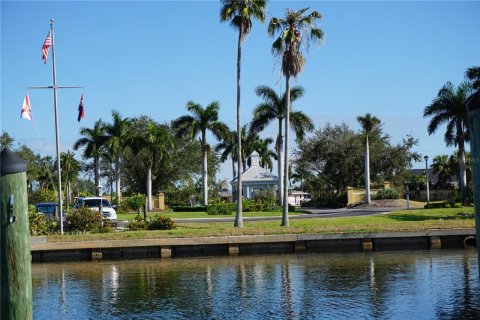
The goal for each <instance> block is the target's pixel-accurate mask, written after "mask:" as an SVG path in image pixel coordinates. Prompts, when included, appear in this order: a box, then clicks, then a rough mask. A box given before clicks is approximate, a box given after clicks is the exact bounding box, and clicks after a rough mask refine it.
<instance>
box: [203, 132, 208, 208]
mask: <svg viewBox="0 0 480 320" xmlns="http://www.w3.org/2000/svg"><path fill="white" fill-rule="evenodd" d="M206 139H207V137H206V132H205V131H203V132H202V153H203V164H202V183H203V186H202V187H203V205H204V206H206V205H207V204H208V174H207V171H208V162H207V146H206V142H205V141H206Z"/></svg>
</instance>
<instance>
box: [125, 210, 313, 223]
mask: <svg viewBox="0 0 480 320" xmlns="http://www.w3.org/2000/svg"><path fill="white" fill-rule="evenodd" d="M303 213H304V211H295V212H290V215H297V214H303ZM159 214H161V215H164V216H167V217H170V218H172V219H190V218H229V217H230V218H235V213H232V214H230V215H225V216H224V215H217V216H215V215H209V214H207V213H206V212H172V211H167V212H149V213H148V214H147V216H148V217H153V216H155V215H159ZM136 215H137V214H136V213H119V214H118V220H119V221H128V220H132V219H133V218H135V216H136ZM141 215H142V216H143V213H142V214H141ZM243 216H244V217H277V216H278V217H281V216H282V212H280V211H270V212H243Z"/></svg>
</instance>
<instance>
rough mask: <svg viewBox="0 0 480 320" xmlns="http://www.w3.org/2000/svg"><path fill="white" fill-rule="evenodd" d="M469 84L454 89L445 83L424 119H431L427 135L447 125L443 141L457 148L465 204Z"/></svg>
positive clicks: (424, 113)
mask: <svg viewBox="0 0 480 320" xmlns="http://www.w3.org/2000/svg"><path fill="white" fill-rule="evenodd" d="M471 92H472V87H471V84H470V83H467V82H465V83H462V84H461V85H459V86H458V87H457V88H454V86H453V84H452V83H451V82H447V83H446V84H445V85H444V86H443V87H442V88H441V89H440V90H439V91H438V94H437V97H436V98H435V99H434V100H433V101H432V103H431V104H430V105H428V106H426V107H425V109H424V111H423V116H424V117H431V119H430V123H429V124H428V134H429V135H431V134H434V133H435V131H436V130H437V129H438V127H439V126H440V125H442V124H447V130H446V131H445V135H444V140H445V143H446V145H447V146H452V145H453V146H455V147H456V146H458V151H459V156H458V158H459V159H458V160H459V161H458V163H459V167H460V191H461V193H462V201H463V202H465V196H466V194H465V187H466V185H467V175H466V169H465V142H468V141H469V140H470V135H469V129H468V112H467V108H466V105H465V103H466V101H467V99H468V97H469V96H470V95H471Z"/></svg>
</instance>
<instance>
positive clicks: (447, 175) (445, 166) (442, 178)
mask: <svg viewBox="0 0 480 320" xmlns="http://www.w3.org/2000/svg"><path fill="white" fill-rule="evenodd" d="M432 169H433V173H434V174H436V175H437V177H438V182H439V183H440V185H441V188H445V187H446V185H447V184H448V183H449V182H451V177H452V175H453V172H454V171H452V168H451V165H450V162H449V157H448V155H446V154H444V155H438V156H435V158H433V161H432Z"/></svg>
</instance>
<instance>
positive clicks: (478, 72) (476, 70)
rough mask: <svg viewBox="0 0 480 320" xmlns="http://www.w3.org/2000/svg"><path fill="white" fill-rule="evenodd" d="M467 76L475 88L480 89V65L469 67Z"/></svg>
mask: <svg viewBox="0 0 480 320" xmlns="http://www.w3.org/2000/svg"><path fill="white" fill-rule="evenodd" d="M465 77H466V78H468V79H469V80H470V81H473V82H472V87H473V89H477V90H478V89H480V67H471V68H468V69H467V71H466V72H465Z"/></svg>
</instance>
